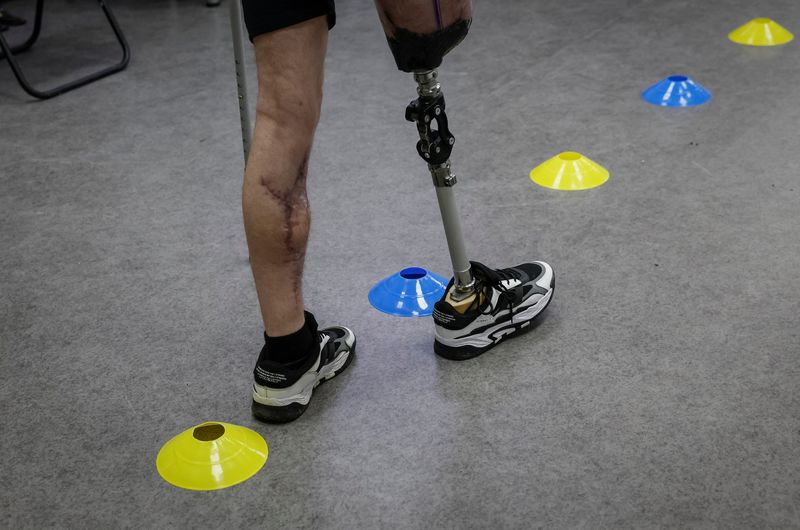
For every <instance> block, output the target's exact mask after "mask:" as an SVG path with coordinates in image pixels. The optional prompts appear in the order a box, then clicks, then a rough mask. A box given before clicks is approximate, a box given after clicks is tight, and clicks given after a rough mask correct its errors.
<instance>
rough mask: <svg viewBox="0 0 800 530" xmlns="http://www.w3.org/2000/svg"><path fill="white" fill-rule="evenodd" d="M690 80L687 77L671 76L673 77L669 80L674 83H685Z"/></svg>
mask: <svg viewBox="0 0 800 530" xmlns="http://www.w3.org/2000/svg"><path fill="white" fill-rule="evenodd" d="M688 79H689V78H688V77H686V76H685V75H671V76H669V80H670V81H672V82H673V83H683V82H684V81H687V80H688Z"/></svg>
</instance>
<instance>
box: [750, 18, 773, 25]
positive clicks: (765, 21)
mask: <svg viewBox="0 0 800 530" xmlns="http://www.w3.org/2000/svg"><path fill="white" fill-rule="evenodd" d="M753 22H755V23H756V24H769V23H770V22H772V20H770V19H768V18H757V19H755V20H754V21H753Z"/></svg>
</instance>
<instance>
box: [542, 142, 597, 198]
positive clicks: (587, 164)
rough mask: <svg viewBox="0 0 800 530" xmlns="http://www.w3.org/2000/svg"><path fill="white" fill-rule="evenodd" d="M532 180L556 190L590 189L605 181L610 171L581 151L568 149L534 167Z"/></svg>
mask: <svg viewBox="0 0 800 530" xmlns="http://www.w3.org/2000/svg"><path fill="white" fill-rule="evenodd" d="M531 180H532V181H534V182H535V183H536V184H538V185H539V186H544V187H545V188H551V189H554V190H588V189H590V188H595V187H597V186H600V185H601V184H603V183H605V181H607V180H608V171H607V170H606V169H605V168H603V167H602V166H600V165H599V164H598V163H597V162H594V161H592V160H589V159H588V158H586V157H585V156H583V155H582V154H580V153H575V152H572V151H566V152H564V153H561V154H558V155H556V156H554V157H553V158H551V159H550V160H548V161H547V162H544V163H542V164H540V165H538V166H536V167H535V168H533V169H532V170H531Z"/></svg>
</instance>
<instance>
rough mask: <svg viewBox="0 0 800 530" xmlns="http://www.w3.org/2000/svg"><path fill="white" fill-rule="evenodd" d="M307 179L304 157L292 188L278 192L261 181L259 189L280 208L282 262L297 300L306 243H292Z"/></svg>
mask: <svg viewBox="0 0 800 530" xmlns="http://www.w3.org/2000/svg"><path fill="white" fill-rule="evenodd" d="M307 178H308V155H306V156H304V157H303V159H302V161H301V162H300V165H299V166H298V168H297V170H296V172H295V174H294V179H293V181H292V183H291V185H290V186H289V187H288V188H286V189H279V188H277V187H276V186H275V185H274V183H272V182H270V181H269V179H268V178H267V177H262V178H261V185H262V187H263V188H264V190H265V192H266V194H267V195H268V196H269V197H271V198H272V199H273V200H274V201H275V202H277V203H278V205H279V206H280V208H281V211H282V214H283V220H282V224H281V228H282V232H283V240H282V243H283V247H284V250H285V252H284V254H283V256H282V258H283V259H282V260H281V261H282V262H283V263H284V264H286V265H288V266H289V267H290V269H291V276H292V277H291V279H290V281H291V282H292V286H293V289H294V292H295V296H297V297H298V298H299V296H300V291H301V288H302V281H303V265H304V261H305V255H306V248H305V241H303V242H297V241H295V233H296V232H297V229H298V227H299V226H300V224H301V223H303V222H307V221H306V219H305V215H306V212H307V211H308V198H307V196H306V180H307Z"/></svg>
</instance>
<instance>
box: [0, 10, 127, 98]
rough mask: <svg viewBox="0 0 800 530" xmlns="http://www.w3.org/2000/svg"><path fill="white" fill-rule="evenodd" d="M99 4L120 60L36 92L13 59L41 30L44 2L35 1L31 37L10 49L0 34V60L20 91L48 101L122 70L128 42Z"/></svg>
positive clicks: (111, 17)
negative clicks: (114, 39) (5, 64)
mask: <svg viewBox="0 0 800 530" xmlns="http://www.w3.org/2000/svg"><path fill="white" fill-rule="evenodd" d="M97 1H98V3H99V4H100V7H101V8H102V9H103V13H104V14H105V16H106V19H107V20H108V23H109V24H110V25H111V29H112V30H113V31H114V35H115V36H116V37H117V41H118V42H119V44H120V46H121V47H122V59H121V60H120V61H119V62H118V63H116V64H114V65H112V66H109V67H106V68H103V69H102V70H98V71H97V72H93V73H91V74H88V75H86V76H83V77H81V78H78V79H75V80H73V81H70V82H68V83H64V84H63V85H59V86H56V87H54V88H51V89H49V90H38V89H36V88H34V87H33V85H31V84H30V83H29V82H28V80H27V78H26V77H25V74H24V73H23V72H22V68H21V67H20V66H19V63H18V62H17V59H16V57H14V53H18V52H20V51H25V50H27V49H28V48H30V47H31V46H32V45H33V43H34V42H35V41H36V39H37V38H38V36H39V32H40V30H41V25H42V12H43V9H44V0H37V1H36V18H35V21H34V27H33V33H32V34H31V36H30V37H29V38H28V39H27V40H26V41H25V42H24V43H22V44H21V45H19V46H15V47H13V48H12V47H11V46H9V44H8V42H6V39H5V37H3V35H2V33H0V48H2V51H3V55H2V56H0V58H2V57H5V58H6V59H7V60H8V64H9V66H11V70H12V71H13V72H14V76H15V77H16V78H17V81H19V84H20V86H22V89H23V90H25V92H27V93H28V94H30V95H31V96H33V97H35V98H38V99H50V98H52V97H55V96H58V95H59V94H63V93H64V92H68V91H70V90H74V89H76V88H78V87H81V86H83V85H86V84H89V83H91V82H93V81H97V80H98V79H100V78H103V77H106V76H108V75H111V74H113V73H116V72H119V71H121V70H124V69H125V67H126V66H128V63H129V62H130V58H131V52H130V47H129V46H128V41H127V40H125V35H124V34H123V33H122V29H121V28H120V27H119V24H118V23H117V19H116V18H114V14H113V13H112V12H111V9H110V8H109V7H108V6H107V5H106V3H105V0H97Z"/></svg>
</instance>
